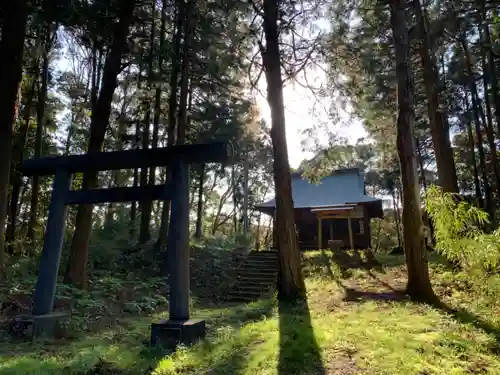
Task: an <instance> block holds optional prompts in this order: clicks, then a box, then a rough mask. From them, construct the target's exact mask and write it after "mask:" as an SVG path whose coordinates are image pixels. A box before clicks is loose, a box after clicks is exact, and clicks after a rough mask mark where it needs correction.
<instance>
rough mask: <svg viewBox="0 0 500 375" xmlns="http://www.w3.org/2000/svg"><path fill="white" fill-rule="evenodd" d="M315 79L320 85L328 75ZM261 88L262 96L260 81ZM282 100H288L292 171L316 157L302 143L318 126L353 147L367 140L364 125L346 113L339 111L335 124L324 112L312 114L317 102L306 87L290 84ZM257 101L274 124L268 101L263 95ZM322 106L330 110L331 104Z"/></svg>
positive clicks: (264, 85) (286, 110)
mask: <svg viewBox="0 0 500 375" xmlns="http://www.w3.org/2000/svg"><path fill="white" fill-rule="evenodd" d="M314 75H315V76H316V77H315V81H316V82H318V83H324V81H325V80H326V77H325V74H324V73H322V72H314ZM259 86H260V88H261V92H262V93H265V92H266V88H265V87H266V83H265V79H261V82H259ZM283 96H284V99H285V121H286V132H287V133H286V138H287V144H288V160H289V162H290V166H291V167H292V168H297V167H298V166H299V164H300V162H301V161H302V160H304V159H307V158H311V157H312V156H314V154H313V153H312V152H307V151H304V150H303V148H302V145H301V142H302V141H303V140H304V135H303V134H302V132H303V131H304V130H306V129H310V128H313V127H314V125H315V123H319V122H324V123H326V124H327V127H328V131H330V132H332V133H336V134H337V135H339V136H341V137H345V138H347V139H348V140H349V141H350V143H356V141H357V140H358V139H359V138H363V137H366V136H367V133H366V131H365V129H364V127H363V125H362V123H360V122H359V121H354V120H353V119H351V118H350V116H349V114H348V113H346V112H343V111H341V110H339V111H340V113H339V120H338V121H337V122H335V123H334V122H333V121H332V120H331V119H329V118H328V115H327V113H325V111H315V113H314V114H313V113H312V111H313V109H314V106H315V103H316V99H315V98H314V95H313V94H312V92H311V91H310V90H309V89H307V88H305V87H302V86H300V85H292V84H289V85H287V86H285V88H284V92H283ZM256 100H257V105H258V106H259V109H260V111H261V115H262V117H263V118H264V120H265V121H266V122H267V123H268V124H271V114H270V110H269V105H268V103H267V100H266V98H265V97H264V96H263V95H261V94H257V96H256ZM323 104H324V105H325V106H329V103H323ZM318 112H319V113H318ZM325 138H326V137H325Z"/></svg>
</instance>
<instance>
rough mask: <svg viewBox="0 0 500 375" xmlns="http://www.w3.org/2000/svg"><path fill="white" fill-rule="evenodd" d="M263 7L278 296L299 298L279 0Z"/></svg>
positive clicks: (300, 279)
mask: <svg viewBox="0 0 500 375" xmlns="http://www.w3.org/2000/svg"><path fill="white" fill-rule="evenodd" d="M263 10H264V16H263V18H264V19H263V27H264V34H265V39H266V46H265V47H264V48H261V54H262V60H263V65H264V69H265V72H266V81H267V101H268V103H269V107H270V109H271V140H272V145H273V156H274V162H273V172H274V186H275V192H276V194H275V196H276V211H277V215H276V216H277V230H278V231H277V232H278V258H279V278H278V298H279V299H280V300H296V299H301V298H304V297H305V285H304V279H303V277H302V270H301V259H300V252H299V247H298V244H297V236H296V232H295V215H294V207H293V200H292V188H291V176H290V165H289V163H288V150H287V144H286V133H285V129H286V128H285V106H284V102H283V80H282V77H281V55H280V48H279V34H278V19H279V4H278V0H264V2H263Z"/></svg>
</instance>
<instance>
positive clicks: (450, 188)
mask: <svg viewBox="0 0 500 375" xmlns="http://www.w3.org/2000/svg"><path fill="white" fill-rule="evenodd" d="M413 8H414V10H415V15H416V18H417V28H418V31H419V34H420V48H419V49H418V51H419V54H420V59H421V61H422V67H423V70H424V85H425V91H426V95H427V107H428V113H429V121H430V124H431V135H432V142H433V144H434V153H435V155H436V165H437V172H438V176H439V184H440V185H441V186H442V188H443V190H444V191H446V192H450V193H458V184H457V171H456V168H455V160H454V159H453V149H452V147H451V143H450V134H449V125H448V121H447V118H446V116H445V114H444V113H443V112H442V111H441V110H440V109H439V108H440V105H439V94H438V84H439V76H438V72H437V68H436V64H435V63H434V58H433V57H431V52H430V42H429V36H428V33H427V29H426V22H425V19H424V15H423V12H422V6H421V5H420V0H413Z"/></svg>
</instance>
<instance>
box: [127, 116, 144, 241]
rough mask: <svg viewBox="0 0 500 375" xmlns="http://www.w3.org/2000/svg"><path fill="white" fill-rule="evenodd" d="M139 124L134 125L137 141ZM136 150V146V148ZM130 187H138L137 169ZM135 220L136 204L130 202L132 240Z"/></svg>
mask: <svg viewBox="0 0 500 375" xmlns="http://www.w3.org/2000/svg"><path fill="white" fill-rule="evenodd" d="M140 132H141V130H140V124H139V122H137V123H136V125H135V139H136V140H138V139H139V134H140ZM137 148H138V146H137ZM132 186H133V187H137V186H139V169H138V168H134V175H133V178H132ZM136 219H137V202H135V201H134V202H132V203H131V206H130V224H129V233H130V238H131V239H133V238H134V237H135V229H136Z"/></svg>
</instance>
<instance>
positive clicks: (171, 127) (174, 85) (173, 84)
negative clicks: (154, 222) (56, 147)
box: [157, 1, 185, 248]
mask: <svg viewBox="0 0 500 375" xmlns="http://www.w3.org/2000/svg"><path fill="white" fill-rule="evenodd" d="M177 4H178V5H177V6H178V8H177V19H176V26H175V29H176V31H175V32H174V33H173V35H174V36H173V40H172V45H173V51H172V61H171V73H170V96H169V100H168V131H167V146H173V145H175V143H176V141H177V116H176V114H177V93H178V89H179V71H180V64H179V61H180V56H181V40H182V29H183V28H182V25H183V23H184V13H185V12H184V3H183V2H182V1H178V2H177ZM170 180H171V172H170V170H167V183H169V181H170ZM169 219H170V201H169V200H166V201H164V202H163V209H162V213H161V224H160V233H159V235H158V242H157V246H158V247H160V248H161V247H164V245H165V244H166V243H167V236H168V224H169Z"/></svg>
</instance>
